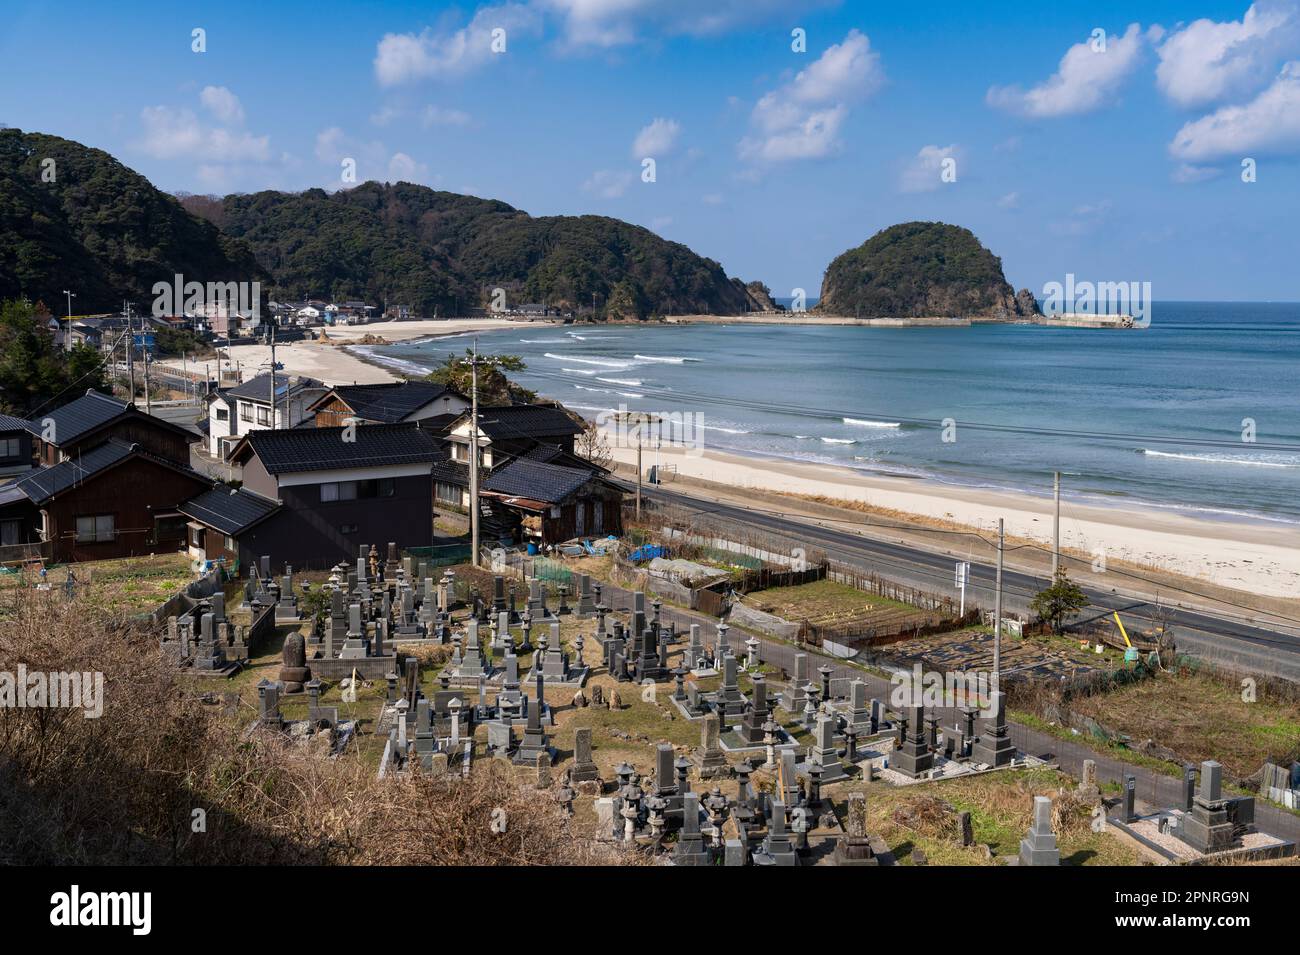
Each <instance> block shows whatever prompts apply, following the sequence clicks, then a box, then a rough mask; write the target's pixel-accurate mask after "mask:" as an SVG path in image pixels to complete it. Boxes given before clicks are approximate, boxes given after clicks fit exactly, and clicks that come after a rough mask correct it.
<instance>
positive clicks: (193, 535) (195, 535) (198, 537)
mask: <svg viewBox="0 0 1300 955" xmlns="http://www.w3.org/2000/svg"><path fill="white" fill-rule="evenodd" d="M190 546H191V547H193V548H195V549H196V550H202V549H203V528H201V527H191V528H190Z"/></svg>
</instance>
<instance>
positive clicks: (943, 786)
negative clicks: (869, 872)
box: [835, 768, 1141, 866]
mask: <svg viewBox="0 0 1300 955" xmlns="http://www.w3.org/2000/svg"><path fill="white" fill-rule="evenodd" d="M854 792H862V793H865V796H866V806H867V829H868V831H870V832H872V833H875V834H877V835H878V837H879V838H880V839H881V840H882V841H883V842H884V844H885V846H886V847H887V848H888V850H889V851H890V852H891V853H892V854H893V855H894V857H895V858H896V859H897V861H898V863H899V864H900V865H918V864H930V865H966V866H980V865H1005V864H1018V865H1042V864H1046V865H1052V864H1057V863H1056V861H1054V857H1053V856H1052V854H1051V853H1052V851H1053V848H1051V847H1049V842H1048V840H1047V839H1046V838H1045V837H1047V836H1049V835H1050V836H1051V839H1052V841H1053V842H1054V843H1055V846H1054V849H1055V852H1056V853H1058V856H1057V857H1055V858H1056V859H1059V864H1061V865H1137V864H1139V863H1140V861H1141V857H1140V854H1139V852H1138V851H1136V850H1135V849H1134V848H1133V847H1132V846H1130V845H1128V844H1126V843H1125V842H1123V841H1122V840H1120V839H1117V838H1116V837H1115V836H1114V835H1113V834H1109V833H1105V832H1100V833H1099V832H1094V831H1093V825H1092V821H1093V813H1094V804H1093V802H1091V801H1089V800H1088V799H1086V798H1084V797H1082V796H1079V795H1077V794H1076V793H1075V792H1074V791H1073V787H1072V780H1071V779H1070V778H1069V777H1068V776H1066V775H1064V774H1062V773H1060V772H1058V771H1056V770H1054V769H1050V768H1033V769H1015V770H1012V771H1010V772H1005V773H996V774H985V775H974V776H964V777H960V778H956V779H947V780H942V781H937V782H934V783H932V784H929V785H925V786H915V787H906V788H896V787H891V786H888V785H885V784H882V783H881V782H873V783H869V784H865V785H863V784H861V783H848V784H845V785H843V786H840V787H836V789H835V798H836V799H845V800H847V799H848V798H850V795H851V794H852V793H854ZM1035 797H1045V798H1047V799H1048V800H1050V803H1049V806H1048V810H1047V814H1046V817H1045V818H1043V817H1042V816H1041V815H1040V816H1039V817H1038V818H1036V812H1037V813H1039V814H1041V813H1043V810H1042V809H1041V808H1038V809H1037V810H1036V808H1035ZM1044 823H1046V825H1044ZM1035 837H1036V838H1035ZM1025 841H1030V842H1031V843H1032V845H1031V846H1030V848H1031V849H1033V850H1036V851H1034V852H1031V853H1029V855H1028V857H1027V858H1026V856H1025V854H1023V853H1022V842H1025Z"/></svg>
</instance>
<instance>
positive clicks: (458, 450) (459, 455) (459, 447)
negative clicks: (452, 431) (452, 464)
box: [451, 444, 469, 461]
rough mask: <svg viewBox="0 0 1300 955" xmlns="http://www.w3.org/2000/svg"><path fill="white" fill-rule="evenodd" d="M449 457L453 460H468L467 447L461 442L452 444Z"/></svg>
mask: <svg viewBox="0 0 1300 955" xmlns="http://www.w3.org/2000/svg"><path fill="white" fill-rule="evenodd" d="M451 459H452V460H453V461H469V448H467V447H466V446H465V445H463V444H452V446H451Z"/></svg>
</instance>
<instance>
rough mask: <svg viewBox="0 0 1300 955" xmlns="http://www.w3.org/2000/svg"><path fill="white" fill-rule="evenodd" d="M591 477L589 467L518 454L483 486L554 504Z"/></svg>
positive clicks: (500, 492)
mask: <svg viewBox="0 0 1300 955" xmlns="http://www.w3.org/2000/svg"><path fill="white" fill-rule="evenodd" d="M591 478H592V474H591V472H590V471H581V470H579V469H577V468H563V467H559V466H558V465H554V464H541V463H539V462H537V461H529V460H527V459H526V458H517V459H516V460H514V461H511V462H510V463H509V464H507V465H506V466H505V467H503V468H501V470H499V471H495V472H493V474H492V475H490V476H489V477H488V479H487V480H486V481H484V482H483V490H485V491H493V492H495V493H497V494H505V495H507V496H509V497H526V498H528V499H529V500H533V501H544V502H545V503H547V504H556V503H558V502H560V501H562V500H564V499H565V498H566V497H568V496H569V495H570V494H572V493H573V492H574V491H576V490H577V489H578V488H580V487H582V486H583V485H584V484H586V483H587V482H588V481H590V480H591Z"/></svg>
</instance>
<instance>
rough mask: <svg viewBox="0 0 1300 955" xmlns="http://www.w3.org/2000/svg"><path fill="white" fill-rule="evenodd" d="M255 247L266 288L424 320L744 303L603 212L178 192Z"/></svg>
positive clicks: (416, 192)
mask: <svg viewBox="0 0 1300 955" xmlns="http://www.w3.org/2000/svg"><path fill="white" fill-rule="evenodd" d="M184 201H185V202H186V204H187V205H188V206H189V207H190V208H191V209H192V210H194V211H195V212H198V213H199V214H201V215H204V216H207V217H208V218H210V219H211V220H212V221H213V222H214V223H216V224H217V225H219V226H220V227H221V228H222V229H223V230H224V231H225V232H226V233H227V234H228V235H230V236H232V237H235V238H238V239H241V240H243V241H245V242H247V243H248V245H249V246H250V247H251V248H252V249H253V252H254V254H255V255H256V257H257V260H258V262H259V263H260V264H261V265H262V266H263V267H264V268H266V269H267V271H268V272H270V273H271V275H272V276H273V277H274V289H273V290H272V292H273V294H274V295H275V296H276V297H279V298H288V299H300V298H304V297H307V296H309V295H320V296H325V297H331V298H334V299H336V300H344V299H362V300H365V301H369V302H375V303H377V304H382V303H383V302H384V301H387V302H389V303H392V304H403V305H409V306H410V307H412V308H413V309H414V310H415V311H416V312H418V313H419V314H423V315H431V314H433V312H434V309H435V308H436V309H439V310H440V311H441V313H442V314H448V313H455V312H463V310H464V309H465V308H467V307H471V306H480V307H481V306H485V305H487V304H489V298H488V297H489V296H490V295H491V292H492V289H495V288H502V289H504V290H505V293H506V304H507V305H514V304H522V303H525V302H538V303H540V302H545V303H547V304H549V305H557V306H562V307H586V308H589V307H590V306H591V304H592V296H593V294H594V296H595V300H596V305H597V307H598V309H600V311H601V312H602V313H603V314H605V315H606V317H611V318H644V317H647V316H650V315H670V314H686V313H714V314H736V313H739V312H744V311H745V310H746V306H747V304H748V303H749V301H750V300H749V298H748V296H747V295H746V294H745V291H744V288H743V287H742V286H740V285H739V284H738V283H735V282H732V281H731V280H729V279H728V278H727V276H726V274H725V273H724V272H723V270H722V267H721V266H720V265H719V264H718V263H717V262H714V261H712V260H711V259H705V258H702V257H700V256H698V255H696V254H695V253H694V252H692V251H691V250H690V249H689V248H687V247H686V246H684V245H682V244H680V243H677V242H669V241H666V240H665V239H662V238H660V237H659V236H657V235H655V234H654V233H653V232H651V231H650V230H648V229H643V228H641V227H640V226H635V225H631V224H629V223H626V222H622V221H620V220H618V219H610V218H606V217H604V216H548V217H541V218H534V217H532V216H530V215H528V214H527V213H525V212H521V211H520V210H518V209H515V208H513V207H511V206H509V205H506V204H505V203H504V202H497V201H494V200H489V199H478V198H475V197H473V196H464V195H459V194H456V193H450V192H438V191H435V190H433V189H429V188H427V187H425V186H419V185H413V184H411V183H405V182H402V183H396V184H393V185H383V184H380V183H375V182H367V183H365V184H363V185H360V186H357V187H356V188H354V189H348V190H343V191H339V192H333V193H327V192H325V191H323V190H321V189H309V190H307V191H306V192H301V193H281V192H259V193H255V194H253V195H232V196H227V197H225V198H224V199H221V200H216V201H213V200H210V199H207V198H204V197H195V198H191V199H186V200H184Z"/></svg>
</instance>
